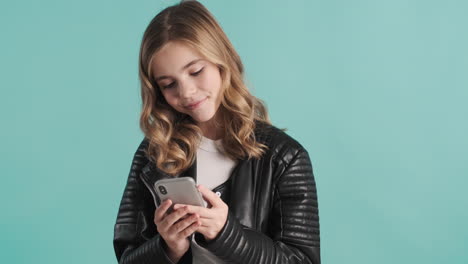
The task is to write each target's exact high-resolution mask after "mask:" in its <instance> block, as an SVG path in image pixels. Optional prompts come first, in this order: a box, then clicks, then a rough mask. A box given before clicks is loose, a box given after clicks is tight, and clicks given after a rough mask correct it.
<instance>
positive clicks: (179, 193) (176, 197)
mask: <svg viewBox="0 0 468 264" xmlns="http://www.w3.org/2000/svg"><path fill="white" fill-rule="evenodd" d="M154 189H155V190H156V194H157V195H158V196H159V199H160V201H161V202H163V201H165V200H167V199H171V201H172V205H171V207H170V208H169V212H171V211H172V207H173V206H174V204H189V205H196V206H202V207H206V202H205V200H203V198H202V195H201V193H200V192H199V191H198V189H197V187H196V185H195V181H194V180H193V179H192V178H191V177H179V178H170V179H162V180H159V181H157V182H156V183H155V184H154ZM158 206H159V205H158Z"/></svg>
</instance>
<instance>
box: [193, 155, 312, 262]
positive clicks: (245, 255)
mask: <svg viewBox="0 0 468 264" xmlns="http://www.w3.org/2000/svg"><path fill="white" fill-rule="evenodd" d="M270 219H271V220H270V227H271V233H270V234H269V236H267V235H266V234H264V233H262V232H259V231H257V230H254V229H251V228H248V227H245V226H243V225H242V224H240V222H239V221H238V219H237V218H236V217H235V216H234V215H233V214H231V213H230V212H229V213H228V218H227V221H226V224H225V226H224V228H223V229H222V230H221V232H220V233H219V234H218V236H217V237H216V238H215V239H213V240H211V241H209V242H206V241H205V240H204V239H203V237H202V236H196V238H197V240H198V243H199V244H201V245H202V246H204V247H206V248H207V249H208V250H210V251H211V252H213V253H214V254H215V255H217V256H219V257H220V258H222V259H225V260H227V261H231V262H234V263H255V264H257V263H275V264H280V263H311V264H319V263H320V234H319V216H318V203H317V192H316V186H315V180H314V176H313V173H312V164H311V162H310V159H309V155H308V153H307V151H306V150H305V149H301V150H299V151H298V152H297V153H296V154H295V155H294V156H293V158H292V159H291V161H290V162H289V163H287V165H286V166H285V167H284V171H283V172H282V173H281V175H280V176H279V178H278V179H277V183H276V185H275V190H274V197H273V207H272V212H271V217H270Z"/></svg>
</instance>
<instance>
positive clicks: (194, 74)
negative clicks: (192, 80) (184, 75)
mask: <svg viewBox="0 0 468 264" xmlns="http://www.w3.org/2000/svg"><path fill="white" fill-rule="evenodd" d="M203 69H204V67H203V68H201V69H200V70H199V71H197V72H194V73H191V74H190V75H192V76H197V75H199V74H200V73H201V72H202V71H203Z"/></svg>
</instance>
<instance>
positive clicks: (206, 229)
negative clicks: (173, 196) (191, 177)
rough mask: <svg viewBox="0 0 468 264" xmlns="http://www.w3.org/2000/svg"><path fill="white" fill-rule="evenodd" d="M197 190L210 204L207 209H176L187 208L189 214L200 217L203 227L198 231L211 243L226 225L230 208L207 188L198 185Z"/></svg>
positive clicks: (189, 206) (193, 207) (180, 205)
mask: <svg viewBox="0 0 468 264" xmlns="http://www.w3.org/2000/svg"><path fill="white" fill-rule="evenodd" d="M197 188H198V190H199V191H200V192H201V194H202V196H203V199H205V201H207V202H208V207H207V208H205V207H201V206H194V205H185V204H175V205H174V209H178V208H179V207H183V206H187V212H188V213H189V214H195V213H196V214H198V215H199V216H200V218H199V219H200V220H199V221H200V222H201V226H199V227H198V229H197V231H198V232H200V233H201V234H202V235H203V236H204V237H205V239H206V240H207V241H210V240H212V239H214V238H215V237H216V236H217V235H218V234H219V232H220V231H221V229H223V227H224V225H225V224H226V219H227V215H228V210H229V208H228V206H227V204H226V203H224V201H223V200H221V198H220V197H218V195H216V194H215V193H214V192H212V191H211V190H209V189H208V188H206V187H205V186H202V185H198V186H197ZM210 206H211V207H210Z"/></svg>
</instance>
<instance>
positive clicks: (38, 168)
mask: <svg viewBox="0 0 468 264" xmlns="http://www.w3.org/2000/svg"><path fill="white" fill-rule="evenodd" d="M201 2H202V3H204V4H205V5H206V6H207V7H208V9H210V10H211V11H212V13H213V14H214V15H215V17H216V18H217V19H218V20H219V22H220V23H221V25H222V27H223V28H224V30H225V31H226V33H227V34H228V36H229V38H230V39H231V41H232V42H233V44H234V46H235V47H236V49H237V50H238V52H239V54H240V55H241V57H242V59H243V62H244V64H245V67H246V72H247V74H246V77H247V79H248V84H249V86H250V87H251V88H252V91H253V93H254V94H255V95H257V96H258V97H260V98H262V99H264V100H265V101H266V103H267V105H268V107H269V110H270V114H271V117H272V120H273V122H274V124H275V125H277V126H278V127H285V128H288V129H289V130H288V131H289V133H290V135H292V136H293V137H295V138H296V139H298V140H299V141H300V142H301V143H302V144H303V145H304V146H305V147H306V148H307V149H308V151H309V153H310V156H311V159H312V162H313V165H314V172H315V177H316V181H317V187H318V195H319V206H320V224H321V245H322V249H321V251H322V260H323V261H322V262H323V263H331V264H341V263H359V264H364V263H368V264H375V263H379V264H386V263H388V264H390V263H392V264H394V263H411V264H413V263H425V264H432V263H434V264H435V263H468V246H467V245H468V228H467V226H466V223H468V210H467V209H468V195H467V191H466V189H467V186H468V154H467V147H468V138H467V135H468V123H467V116H468V106H467V101H468V100H467V99H468V74H467V72H468V51H467V47H468V27H467V26H468V16H467V12H468V2H467V1H461V0H460V1H456V0H445V1H428V0H425V1H423V0H414V1H408V0H405V1H403V0H392V1H390V0H389V1H375V0H374V1H370V0H368V1H364V0H356V1H346V0H328V1H315V0H314V1H311V0H307V1H306V0H304V1H278V0H276V1H271V0H270V1H249V0H242V1H220V0H206V1H201ZM172 3H175V1H115V0H113V1H110V0H106V1H90V0H81V1H51V0H44V1H8V2H7V1H2V2H1V4H0V32H1V42H0V45H1V46H0V47H1V48H0V72H1V78H0V87H1V90H0V91H1V94H0V115H1V146H0V149H1V156H0V160H1V170H0V173H1V176H2V177H1V181H2V183H1V184H0V186H1V187H0V191H1V192H0V193H1V194H0V195H1V204H2V217H1V227H0V233H1V235H0V243H1V245H0V252H1V253H0V254H1V257H0V258H1V259H2V260H1V261H2V263H70V264H72V263H116V260H115V255H114V252H113V248H112V236H113V225H114V221H115V218H116V214H117V210H118V205H119V202H120V199H121V196H122V191H123V188H124V185H125V182H126V180H127V175H128V172H129V170H130V163H131V160H132V157H133V154H134V152H135V150H136V148H137V146H138V144H139V143H140V141H141V139H142V136H143V135H142V133H141V132H140V130H139V127H138V117H139V110H140V97H139V96H140V95H139V83H138V75H137V73H138V72H137V69H138V67H137V65H138V64H137V63H138V49H139V45H140V41H141V37H142V34H143V31H144V29H145V28H146V26H147V24H148V23H149V21H150V20H151V19H152V18H153V16H154V15H156V13H157V12H159V11H160V10H162V8H164V7H166V6H168V5H170V4H172Z"/></svg>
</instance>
